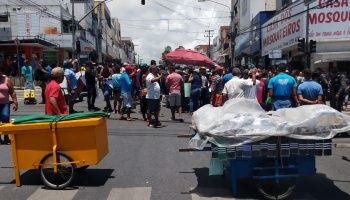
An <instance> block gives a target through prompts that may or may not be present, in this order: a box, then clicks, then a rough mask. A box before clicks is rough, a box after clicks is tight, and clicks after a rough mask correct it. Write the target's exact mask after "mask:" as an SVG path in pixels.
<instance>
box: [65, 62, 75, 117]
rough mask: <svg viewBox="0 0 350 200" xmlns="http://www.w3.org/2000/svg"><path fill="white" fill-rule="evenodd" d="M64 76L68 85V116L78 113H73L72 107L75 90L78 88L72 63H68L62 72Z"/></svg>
mask: <svg viewBox="0 0 350 200" xmlns="http://www.w3.org/2000/svg"><path fill="white" fill-rule="evenodd" d="M64 75H65V76H66V79H67V83H68V105H69V114H73V113H77V112H78V111H75V110H74V108H73V107H74V104H75V99H76V98H77V93H76V90H77V88H78V80H77V78H76V77H75V73H74V71H73V64H72V63H68V65H67V68H66V69H65V70H64Z"/></svg>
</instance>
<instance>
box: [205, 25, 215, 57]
mask: <svg viewBox="0 0 350 200" xmlns="http://www.w3.org/2000/svg"><path fill="white" fill-rule="evenodd" d="M205 32H206V33H208V35H204V37H207V38H209V47H208V57H209V58H211V52H210V49H211V48H210V42H211V38H212V37H213V35H211V33H212V32H214V30H205Z"/></svg>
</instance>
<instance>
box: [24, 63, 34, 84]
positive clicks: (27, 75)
mask: <svg viewBox="0 0 350 200" xmlns="http://www.w3.org/2000/svg"><path fill="white" fill-rule="evenodd" d="M21 74H22V75H23V77H24V80H25V83H26V85H25V88H26V89H32V90H34V88H35V87H34V83H33V77H34V71H33V67H32V66H31V65H30V62H29V60H25V61H24V66H22V68H21Z"/></svg>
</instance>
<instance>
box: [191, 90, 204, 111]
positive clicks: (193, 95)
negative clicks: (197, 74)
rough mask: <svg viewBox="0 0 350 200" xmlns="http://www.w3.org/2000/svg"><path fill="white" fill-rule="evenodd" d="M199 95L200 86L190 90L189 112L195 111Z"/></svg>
mask: <svg viewBox="0 0 350 200" xmlns="http://www.w3.org/2000/svg"><path fill="white" fill-rule="evenodd" d="M200 96H201V88H196V89H192V90H191V100H190V112H195V111H196V110H198V108H199V100H200Z"/></svg>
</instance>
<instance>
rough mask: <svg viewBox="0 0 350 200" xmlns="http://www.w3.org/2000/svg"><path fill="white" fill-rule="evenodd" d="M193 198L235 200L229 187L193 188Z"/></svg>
mask: <svg viewBox="0 0 350 200" xmlns="http://www.w3.org/2000/svg"><path fill="white" fill-rule="evenodd" d="M191 190H192V192H193V193H191V199H192V200H234V199H235V198H233V197H232V193H231V191H230V190H229V189H219V188H218V189H216V188H215V189H214V188H196V189H191Z"/></svg>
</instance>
